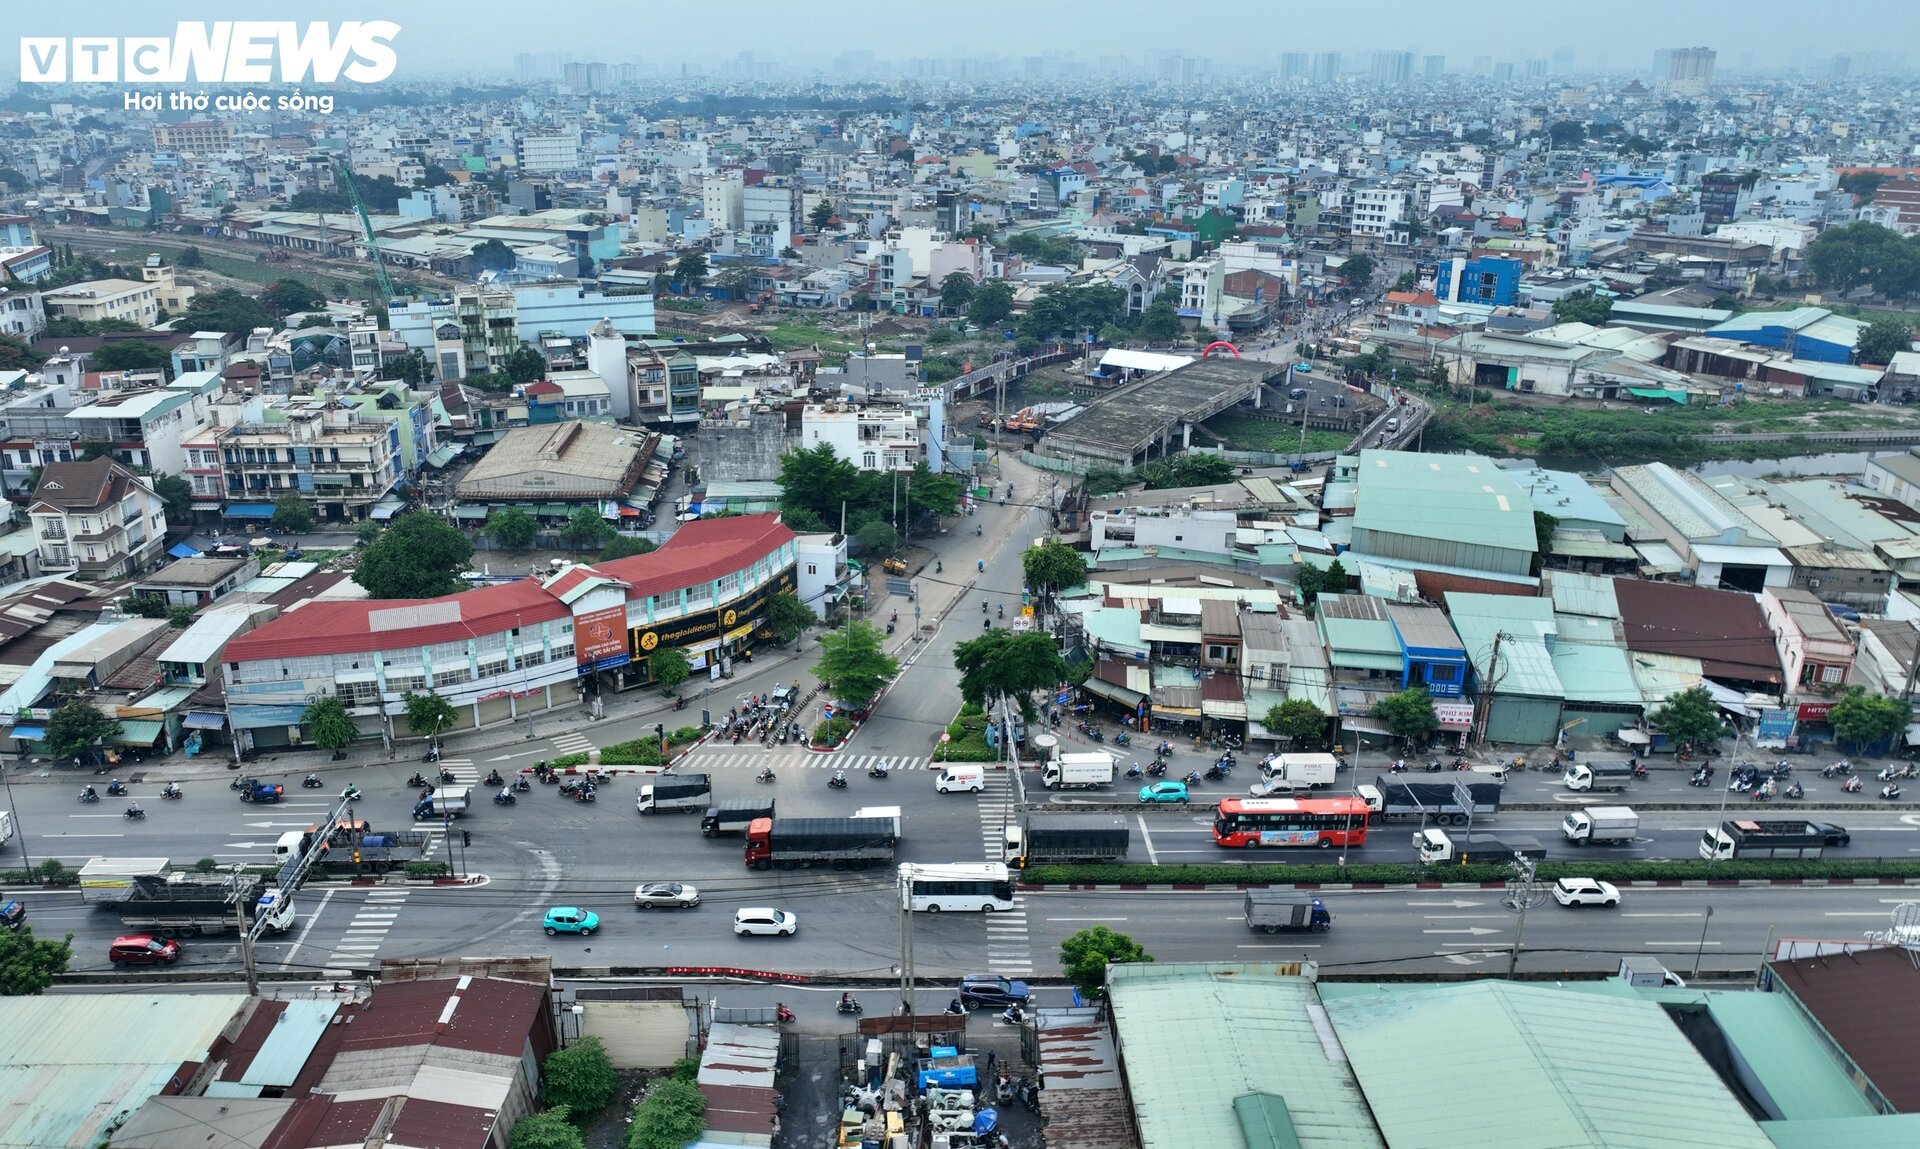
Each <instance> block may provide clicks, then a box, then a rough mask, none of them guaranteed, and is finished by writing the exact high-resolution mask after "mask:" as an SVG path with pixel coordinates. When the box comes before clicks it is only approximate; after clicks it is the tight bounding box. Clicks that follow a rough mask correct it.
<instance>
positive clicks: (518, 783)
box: [512, 776, 533, 794]
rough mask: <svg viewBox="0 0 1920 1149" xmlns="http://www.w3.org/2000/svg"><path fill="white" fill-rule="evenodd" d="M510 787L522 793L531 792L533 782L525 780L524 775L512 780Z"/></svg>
mask: <svg viewBox="0 0 1920 1149" xmlns="http://www.w3.org/2000/svg"><path fill="white" fill-rule="evenodd" d="M512 788H513V789H514V790H516V791H518V792H519V793H522V794H531V793H533V783H531V782H529V781H527V780H526V778H525V777H524V776H522V777H519V778H515V779H514V780H513V787H512Z"/></svg>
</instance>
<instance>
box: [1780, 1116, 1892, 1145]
mask: <svg viewBox="0 0 1920 1149" xmlns="http://www.w3.org/2000/svg"><path fill="white" fill-rule="evenodd" d="M1760 1128H1761V1130H1762V1131H1763V1132H1765V1133H1766V1135H1767V1136H1768V1137H1769V1138H1771V1139H1772V1141H1773V1144H1774V1149H1833V1147H1834V1146H1835V1145H1845V1146H1846V1147H1847V1149H1911V1147H1912V1146H1914V1145H1920V1113H1889V1114H1885V1115H1883V1116H1876V1117H1830V1118H1817V1117H1816V1118H1811V1119H1809V1120H1805V1121H1769V1122H1767V1123H1766V1124H1765V1125H1762V1126H1761V1127H1760Z"/></svg>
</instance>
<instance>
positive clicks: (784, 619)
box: [767, 591, 820, 642]
mask: <svg viewBox="0 0 1920 1149" xmlns="http://www.w3.org/2000/svg"><path fill="white" fill-rule="evenodd" d="M818 621H820V620H819V619H818V618H816V617H815V616H814V613H813V611H812V610H810V609H808V608H807V604H806V603H804V602H801V601H800V596H799V595H796V594H787V593H786V592H784V591H783V592H781V593H780V594H776V595H774V596H773V597H772V598H769V599H768V600H767V629H768V630H770V631H772V632H773V636H774V638H776V639H778V640H779V641H781V642H792V641H793V640H794V639H796V638H798V637H800V636H801V635H802V634H805V633H806V632H807V628H808V627H810V626H812V625H813V624H814V623H816V622H818Z"/></svg>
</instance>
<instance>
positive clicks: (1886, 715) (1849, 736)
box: [1827, 686, 1913, 750]
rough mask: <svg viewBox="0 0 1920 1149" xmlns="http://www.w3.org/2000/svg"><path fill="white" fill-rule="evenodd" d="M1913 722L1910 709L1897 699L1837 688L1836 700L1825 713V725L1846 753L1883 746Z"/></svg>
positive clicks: (1851, 687)
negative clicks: (1846, 748)
mask: <svg viewBox="0 0 1920 1149" xmlns="http://www.w3.org/2000/svg"><path fill="white" fill-rule="evenodd" d="M1912 721H1913V707H1912V706H1910V705H1908V704H1907V703H1906V702H1904V701H1902V700H1901V699H1898V698H1888V697H1886V696H1885V695H1880V694H1868V693H1867V692H1866V691H1864V690H1862V689H1860V688H1859V687H1858V686H1843V687H1841V688H1840V698H1839V700H1838V701H1836V702H1835V703H1834V704H1833V709H1832V710H1829V711H1828V712H1827V724H1828V725H1829V726H1832V727H1833V732H1834V734H1835V735H1837V736H1838V737H1839V739H1840V744H1841V745H1843V746H1846V747H1848V748H1850V749H1856V750H1865V749H1867V748H1869V747H1873V746H1883V745H1885V744H1887V743H1888V742H1890V741H1892V739H1893V737H1894V735H1896V734H1901V733H1903V732H1904V731H1905V730H1906V729H1907V726H1908V724H1910V723H1911V722H1912Z"/></svg>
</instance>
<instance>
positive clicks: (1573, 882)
mask: <svg viewBox="0 0 1920 1149" xmlns="http://www.w3.org/2000/svg"><path fill="white" fill-rule="evenodd" d="M1553 900H1554V901H1556V902H1559V903H1560V904H1561V905H1563V906H1617V905H1619V904H1620V891H1619V890H1618V889H1617V888H1616V887H1615V886H1614V884H1613V883H1612V882H1601V881H1595V880H1594V879H1592V878H1561V879H1560V880H1559V881H1557V882H1555V883H1554V884H1553Z"/></svg>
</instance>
